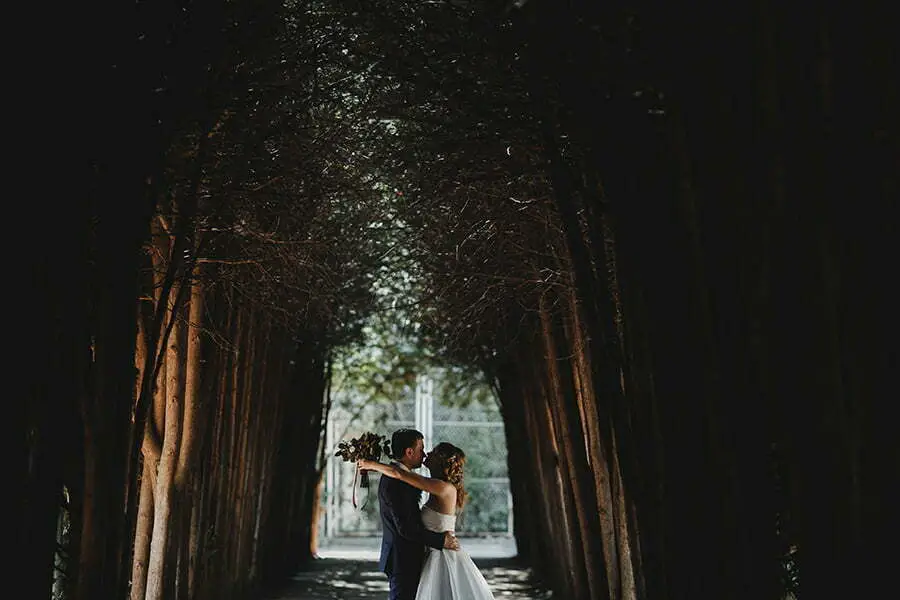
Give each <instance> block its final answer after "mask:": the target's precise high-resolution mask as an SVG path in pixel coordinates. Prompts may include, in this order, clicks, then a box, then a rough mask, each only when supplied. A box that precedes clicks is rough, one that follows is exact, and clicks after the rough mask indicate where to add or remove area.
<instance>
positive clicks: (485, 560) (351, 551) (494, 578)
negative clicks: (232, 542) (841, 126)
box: [261, 538, 551, 600]
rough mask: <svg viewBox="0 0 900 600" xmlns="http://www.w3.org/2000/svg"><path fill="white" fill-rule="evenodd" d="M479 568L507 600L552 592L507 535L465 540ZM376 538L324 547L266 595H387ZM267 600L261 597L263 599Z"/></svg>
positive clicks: (318, 598) (324, 599) (347, 598)
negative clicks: (521, 558) (520, 559)
mask: <svg viewBox="0 0 900 600" xmlns="http://www.w3.org/2000/svg"><path fill="white" fill-rule="evenodd" d="M461 542H462V545H463V548H464V549H465V550H466V551H467V552H469V554H470V555H471V556H472V559H473V560H474V561H475V563H476V564H477V565H478V567H479V568H480V569H481V572H482V573H483V574H484V578H485V579H486V580H487V582H488V585H490V587H491V590H492V591H493V593H494V596H495V597H496V598H498V599H500V598H502V599H503V600H545V599H547V598H551V594H550V592H548V591H547V590H542V589H539V588H538V587H536V586H535V584H534V582H533V580H532V578H531V573H530V572H529V570H528V569H525V568H524V567H522V566H521V565H519V564H517V562H516V561H515V559H514V558H512V556H513V555H514V553H515V545H514V544H513V545H510V542H509V541H504V540H500V541H497V540H494V541H489V540H474V539H465V538H463V539H461ZM379 543H380V540H378V539H364V540H352V541H347V542H346V543H345V542H341V543H338V544H336V545H333V546H330V547H325V548H322V552H321V558H320V559H319V560H316V561H315V562H313V563H312V564H311V565H310V567H309V569H308V570H306V571H302V572H300V573H297V574H296V575H294V577H293V578H292V581H291V582H290V583H289V584H288V585H286V586H285V587H284V588H283V589H281V590H279V591H278V592H277V593H274V594H270V595H268V596H265V598H264V600H368V599H374V598H378V599H379V600H386V599H387V597H388V583H387V577H385V575H384V574H383V573H381V572H380V571H379V570H378V565H377V560H378V554H377V547H378V544H379ZM261 600H263V599H261Z"/></svg>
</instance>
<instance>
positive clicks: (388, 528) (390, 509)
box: [378, 429, 459, 600]
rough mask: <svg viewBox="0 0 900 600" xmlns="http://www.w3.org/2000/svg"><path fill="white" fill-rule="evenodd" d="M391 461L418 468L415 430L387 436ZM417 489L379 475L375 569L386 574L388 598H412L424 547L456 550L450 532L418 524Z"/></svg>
mask: <svg viewBox="0 0 900 600" xmlns="http://www.w3.org/2000/svg"><path fill="white" fill-rule="evenodd" d="M391 454H393V457H394V460H393V461H391V463H392V464H393V465H394V466H396V467H397V468H399V469H406V470H408V471H411V470H412V469H418V468H419V467H421V466H422V461H423V460H425V442H424V440H423V436H422V434H421V433H419V432H418V431H416V430H415V429H398V430H397V431H395V432H394V433H393V435H392V436H391ZM420 495H421V492H420V491H419V490H417V489H416V488H414V487H412V486H411V485H409V484H407V483H404V482H403V481H400V480H399V479H394V478H392V477H384V476H382V477H381V482H380V483H379V484H378V505H379V508H380V509H381V523H382V525H383V533H382V535H383V537H382V540H381V559H380V561H379V563H378V566H379V568H380V569H381V570H382V571H383V572H384V573H385V574H386V575H387V576H388V582H389V583H390V589H391V593H390V600H414V599H415V597H416V588H418V587H419V577H420V575H421V573H422V564H423V562H424V560H425V546H426V545H427V546H431V547H432V548H437V549H438V550H440V549H441V548H447V549H448V550H459V542H458V541H457V539H456V538H455V537H454V536H453V534H452V533H451V532H449V531H448V532H445V533H435V532H433V531H428V530H427V529H425V527H424V526H423V525H422V520H421V517H420V516H419V497H420Z"/></svg>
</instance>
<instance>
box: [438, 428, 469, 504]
mask: <svg viewBox="0 0 900 600" xmlns="http://www.w3.org/2000/svg"><path fill="white" fill-rule="evenodd" d="M428 458H429V462H431V463H432V464H433V465H434V471H432V476H433V477H435V478H437V479H441V480H443V481H446V482H447V483H451V484H453V487H455V488H456V507H457V508H462V507H463V505H464V504H465V503H466V499H467V498H468V495H469V494H468V493H467V492H466V488H465V486H464V485H463V467H464V466H465V464H466V453H465V452H463V451H462V450H461V449H460V448H457V447H456V446H454V445H453V444H450V443H448V442H441V443H440V444H438V445H437V446H435V447H434V448H433V449H432V450H431V452H429V453H428ZM429 471H431V469H430V468H429Z"/></svg>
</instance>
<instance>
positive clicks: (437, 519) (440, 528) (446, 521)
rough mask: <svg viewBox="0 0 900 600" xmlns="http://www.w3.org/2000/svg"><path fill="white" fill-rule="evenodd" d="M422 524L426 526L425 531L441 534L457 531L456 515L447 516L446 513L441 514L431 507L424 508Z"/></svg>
mask: <svg viewBox="0 0 900 600" xmlns="http://www.w3.org/2000/svg"><path fill="white" fill-rule="evenodd" d="M422 524H423V525H425V529H427V530H429V531H437V532H439V533H442V532H444V531H455V530H456V515H445V514H444V513H439V512H438V511H436V510H434V509H433V508H431V507H430V506H423V507H422Z"/></svg>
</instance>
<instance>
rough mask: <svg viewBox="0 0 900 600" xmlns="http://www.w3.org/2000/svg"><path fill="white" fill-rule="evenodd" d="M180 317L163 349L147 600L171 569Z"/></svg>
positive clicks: (157, 593) (156, 598)
mask: <svg viewBox="0 0 900 600" xmlns="http://www.w3.org/2000/svg"><path fill="white" fill-rule="evenodd" d="M176 290H177V288H176ZM175 297H177V291H176V293H175ZM181 317H182V316H180V315H178V314H173V315H172V318H173V319H175V324H174V327H173V329H172V335H171V338H170V339H169V343H168V347H167V350H166V363H167V364H166V369H167V374H166V425H165V430H164V433H163V444H162V454H161V456H160V461H159V471H158V474H157V479H156V487H155V490H154V516H153V537H152V540H151V543H150V559H149V565H148V569H147V593H146V598H147V600H163V597H164V594H165V592H166V590H165V583H166V569H167V568H170V567H171V566H172V564H171V561H167V560H166V559H167V556H166V550H167V548H168V547H169V543H168V542H169V534H170V532H171V528H170V526H171V520H172V508H173V504H175V498H174V494H175V487H174V483H175V472H176V469H177V464H178V462H177V461H178V446H179V444H180V442H181V420H182V418H183V415H182V409H183V404H184V350H183V348H184V337H185V335H184V330H185V326H184V319H183V318H181Z"/></svg>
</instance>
